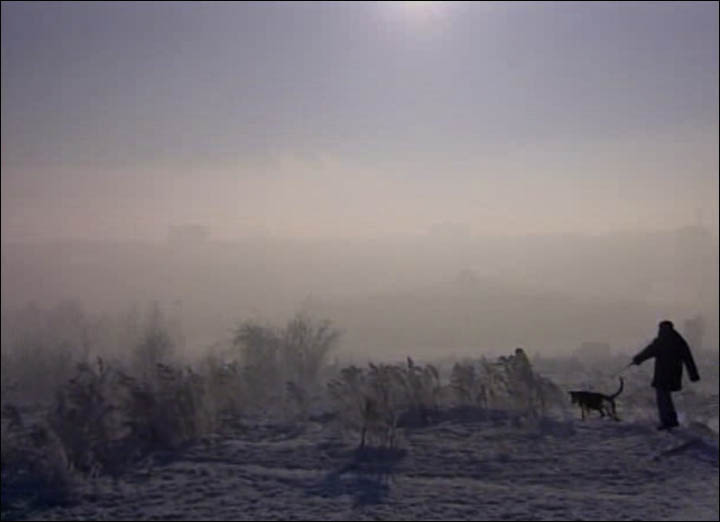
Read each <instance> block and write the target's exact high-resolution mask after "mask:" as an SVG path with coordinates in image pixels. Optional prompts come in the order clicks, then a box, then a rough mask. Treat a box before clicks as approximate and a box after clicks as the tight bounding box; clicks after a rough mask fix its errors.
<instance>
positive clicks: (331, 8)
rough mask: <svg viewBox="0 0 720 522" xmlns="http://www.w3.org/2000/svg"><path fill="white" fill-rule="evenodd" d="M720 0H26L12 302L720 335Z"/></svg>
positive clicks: (15, 141) (6, 98)
mask: <svg viewBox="0 0 720 522" xmlns="http://www.w3.org/2000/svg"><path fill="white" fill-rule="evenodd" d="M718 40H719V37H718V4H717V3H715V2H666V3H631V2H618V3H587V4H575V3H550V4H545V3H517V4H506V3H485V2H483V3H477V4H475V3H470V2H461V3H440V2H437V3H436V2H426V3H418V2H399V3H392V4H385V3H362V2H348V3H345V2H343V3H339V2H338V3H302V2H292V3H282V2H280V3H237V4H235V3H213V2H207V3H171V2H168V3H122V2H120V3H92V2H87V3H86V2H83V3H69V2H67V3H45V2H27V3H24V2H14V3H3V4H2V159H1V162H2V164H1V167H2V175H1V180H2V186H1V189H2V190H1V196H0V198H1V212H2V305H3V310H4V311H5V310H9V309H13V308H16V307H20V306H23V305H24V304H26V303H28V302H30V301H34V302H36V303H41V304H43V305H48V306H50V305H52V303H56V302H60V301H62V300H64V299H75V300H78V301H79V302H82V303H83V305H84V306H85V307H86V308H87V309H89V310H92V311H97V312H103V313H104V312H113V311H117V310H120V309H122V308H123V307H126V306H129V304H130V303H132V302H140V303H145V302H148V301H150V300H159V301H160V302H162V303H164V304H166V305H167V306H173V303H175V304H176V305H177V303H182V317H183V327H184V329H185V330H186V332H187V333H188V336H189V338H191V339H196V340H197V342H198V343H201V342H211V341H212V340H213V339H215V338H218V337H223V336H225V335H226V333H227V329H228V328H229V327H230V326H231V325H232V324H234V322H236V321H237V320H239V319H242V318H243V317H247V316H248V315H251V314H256V315H259V316H262V317H268V318H275V317H287V315H288V314H290V313H293V311H295V310H297V309H303V308H304V309H309V310H312V311H313V312H316V313H318V314H321V315H324V316H327V317H330V318H331V319H333V320H334V321H335V322H336V323H337V324H338V326H339V327H340V328H342V329H343V330H344V332H345V334H344V343H345V346H346V347H348V348H349V349H352V350H354V351H356V352H359V353H380V352H382V353H388V352H392V351H393V350H394V351H396V352H397V353H407V352H412V353H417V352H421V353H425V354H439V353H445V352H446V351H453V350H459V351H462V350H465V351H467V350H472V349H481V348H482V349H492V350H504V351H507V350H509V349H511V348H513V347H514V346H516V345H521V346H527V347H529V349H531V350H540V351H553V350H558V349H572V348H573V347H576V346H578V345H579V344H580V343H581V342H583V341H604V342H610V343H612V344H613V347H614V348H617V349H627V350H633V349H635V348H636V347H637V345H638V344H640V343H641V342H643V341H645V340H647V338H649V337H651V336H652V335H653V334H654V332H655V328H656V324H657V321H658V320H660V319H664V318H666V317H667V318H671V319H674V320H675V321H676V322H677V323H678V324H682V321H683V320H684V319H687V318H689V317H692V316H695V315H698V314H700V315H703V316H704V317H705V318H706V320H707V321H708V324H709V326H708V335H709V338H708V339H706V347H710V348H713V349H717V338H718V334H717V332H718V328H717V318H718V291H717V289H718V139H719V135H718V112H719V106H718V62H719V56H718Z"/></svg>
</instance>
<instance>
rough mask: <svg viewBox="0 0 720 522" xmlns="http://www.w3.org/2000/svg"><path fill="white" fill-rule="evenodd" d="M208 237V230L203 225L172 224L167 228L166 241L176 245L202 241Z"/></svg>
mask: <svg viewBox="0 0 720 522" xmlns="http://www.w3.org/2000/svg"><path fill="white" fill-rule="evenodd" d="M209 237H210V230H209V229H208V227H206V226H204V225H173V226H171V227H170V228H169V229H168V242H169V243H171V244H176V245H194V244H198V243H204V242H206V241H207V240H208V238H209Z"/></svg>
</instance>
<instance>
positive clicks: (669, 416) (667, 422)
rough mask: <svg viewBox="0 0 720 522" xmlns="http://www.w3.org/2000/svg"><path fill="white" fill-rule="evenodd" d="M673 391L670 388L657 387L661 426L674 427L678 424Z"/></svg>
mask: <svg viewBox="0 0 720 522" xmlns="http://www.w3.org/2000/svg"><path fill="white" fill-rule="evenodd" d="M671 393H672V392H670V391H669V390H663V389H662V388H655V394H656V396H657V405H658V413H659V415H660V424H661V426H666V427H674V426H677V425H678V421H677V413H676V412H675V405H674V404H673V400H672V395H671Z"/></svg>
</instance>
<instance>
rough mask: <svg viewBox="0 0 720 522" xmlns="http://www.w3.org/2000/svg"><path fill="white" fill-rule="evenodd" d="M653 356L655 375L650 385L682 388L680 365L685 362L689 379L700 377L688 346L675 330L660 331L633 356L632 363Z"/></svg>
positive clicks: (668, 388)
mask: <svg viewBox="0 0 720 522" xmlns="http://www.w3.org/2000/svg"><path fill="white" fill-rule="evenodd" d="M651 357H655V375H654V377H653V381H652V385H653V386H654V387H655V388H660V389H663V390H668V391H679V390H681V389H682V365H683V363H684V364H685V366H686V368H687V371H688V376H689V377H690V380H691V381H697V380H699V379H700V376H699V375H698V371H697V367H696V366H695V361H694V360H693V357H692V354H691V353H690V347H689V346H688V344H687V343H686V342H685V339H683V338H682V336H681V335H680V334H679V333H678V332H676V331H675V330H672V329H671V330H669V331H662V330H661V331H660V333H659V334H658V336H657V337H656V338H655V340H653V342H652V343H650V344H649V345H648V346H647V348H645V349H644V350H643V351H641V352H640V353H639V354H637V355H636V356H635V357H633V363H635V364H640V363H642V362H643V361H645V360H647V359H650V358H651Z"/></svg>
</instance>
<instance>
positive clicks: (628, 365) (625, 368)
mask: <svg viewBox="0 0 720 522" xmlns="http://www.w3.org/2000/svg"><path fill="white" fill-rule="evenodd" d="M632 365H633V362H632V361H630V362H629V363H628V364H627V365H626V366H623V369H622V370H620V371H619V372H617V373H614V374H613V376H612V377H613V379H614V378H615V377H619V376H620V375H622V372H624V371H625V370H627V369H628V368H630V367H631V366H632Z"/></svg>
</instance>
